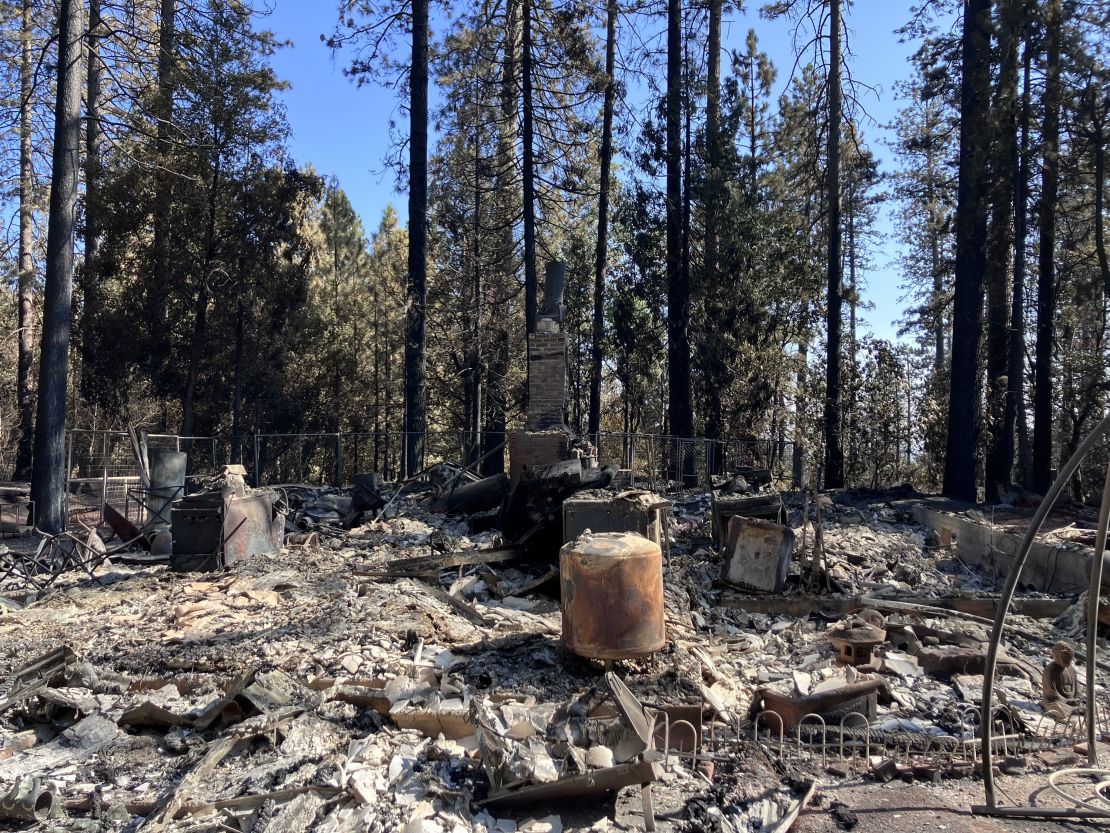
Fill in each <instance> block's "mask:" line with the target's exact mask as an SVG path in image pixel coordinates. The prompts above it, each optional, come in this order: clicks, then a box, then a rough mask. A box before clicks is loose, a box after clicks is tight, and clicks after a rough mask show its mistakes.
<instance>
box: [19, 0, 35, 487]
mask: <svg viewBox="0 0 1110 833" xmlns="http://www.w3.org/2000/svg"><path fill="white" fill-rule="evenodd" d="M31 4H32V0H23V23H22V38H23V43H22V49H21V53H20V62H19V82H20V83H19V87H20V93H19V355H18V358H17V360H16V363H17V364H16V398H17V399H18V403H19V444H18V446H17V447H16V457H15V479H16V480H29V479H30V477H31V448H32V445H33V442H34V430H35V419H34V415H35V397H34V391H33V388H32V375H33V368H34V362H35V314H34V301H35V298H34V293H35V262H34V256H33V254H32V252H33V250H34V244H35V227H34V213H33V212H34V199H35V166H34V165H35V163H34V156H33V150H32V147H31V129H32V127H31V98H32V95H33V92H34V89H33V84H32V81H33V73H34V66H33V64H32V60H31V35H32V33H33V31H34V18H33V15H32V5H31Z"/></svg>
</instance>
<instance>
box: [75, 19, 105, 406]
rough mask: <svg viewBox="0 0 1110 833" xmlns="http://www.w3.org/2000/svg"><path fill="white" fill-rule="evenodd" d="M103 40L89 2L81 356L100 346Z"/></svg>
mask: <svg viewBox="0 0 1110 833" xmlns="http://www.w3.org/2000/svg"><path fill="white" fill-rule="evenodd" d="M103 37H104V26H103V21H102V20H101V17H100V0H89V26H88V38H87V43H88V64H87V68H86V70H85V90H86V93H85V230H84V238H85V239H84V243H85V255H84V261H83V263H82V264H81V273H80V283H79V286H80V290H81V296H82V304H81V306H82V310H83V311H82V315H81V318H80V325H79V332H80V339H81V354H82V355H93V354H95V352H96V351H97V350H99V349H100V347H101V345H100V344H99V343H98V342H97V340H96V326H95V325H96V314H97V310H99V309H100V306H101V300H100V294H99V289H100V276H99V275H98V274H97V263H98V259H99V256H100V244H101V231H100V226H101V216H100V215H101V211H102V209H101V201H100V186H101V166H102V160H103V149H104V128H103V125H102V124H101V106H102V102H101V98H102V85H101V72H102V66H103V65H102V63H101V58H100V41H101V38H103ZM94 376H95V374H94V372H93V369H92V368H91V367H90V363H89V362H84V363H82V365H81V377H82V379H81V384H82V387H83V388H84V389H85V390H94V389H95V387H96V385H97V384H98V381H99V380H98V379H96V378H94Z"/></svg>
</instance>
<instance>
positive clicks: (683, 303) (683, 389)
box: [666, 0, 694, 479]
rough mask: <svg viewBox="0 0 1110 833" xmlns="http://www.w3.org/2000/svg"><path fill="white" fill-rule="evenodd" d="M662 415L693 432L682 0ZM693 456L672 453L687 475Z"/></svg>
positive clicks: (673, 11) (671, 152)
mask: <svg viewBox="0 0 1110 833" xmlns="http://www.w3.org/2000/svg"><path fill="white" fill-rule="evenodd" d="M666 110H667V381H668V388H669V390H668V399H667V416H668V423H669V431H670V433H671V435H672V436H674V437H679V438H687V437H690V436H691V435H692V434H693V429H694V426H693V422H694V419H693V408H692V407H691V402H690V284H689V282H688V280H683V278H684V274H683V270H682V0H667V98H666ZM693 462H694V461H693V460H692V459H689V460H681V461H680V454H679V447H678V446H676V448H675V449H674V454H673V455H672V465H671V469H672V471H671V475H672V476H673V477H674V478H675V479H678V478H679V477H682V478H683V479H686V478H687V476H688V475H690V474H692V472H693Z"/></svg>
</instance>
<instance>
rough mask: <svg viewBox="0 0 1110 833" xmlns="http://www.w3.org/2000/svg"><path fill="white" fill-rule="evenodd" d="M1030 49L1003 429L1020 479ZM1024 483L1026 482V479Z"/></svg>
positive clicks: (1025, 62)
mask: <svg viewBox="0 0 1110 833" xmlns="http://www.w3.org/2000/svg"><path fill="white" fill-rule="evenodd" d="M1031 62H1032V49H1031V48H1030V45H1029V42H1028V41H1026V43H1025V48H1024V50H1023V54H1022V92H1021V128H1020V136H1021V138H1020V140H1019V141H1020V144H1019V147H1018V154H1017V158H1016V160H1015V162H1016V165H1017V170H1016V171H1015V174H1014V177H1015V179H1014V185H1015V194H1014V200H1015V205H1014V275H1013V281H1014V284H1013V289H1012V291H1011V293H1010V356H1009V359H1010V367H1009V378H1008V381H1007V385H1006V412H1005V416H1004V427H1003V431H1005V432H1007V433H1008V434H1009V435H1010V436H1013V434H1014V430H1015V427H1016V428H1017V440H1018V464H1019V469H1020V471H1021V481H1020V482H1022V483H1027V480H1028V475H1029V474H1030V459H1029V431H1028V429H1027V428H1026V425H1025V238H1026V232H1027V227H1028V210H1029V110H1030V101H1029V75H1030V64H1031ZM1027 485H1029V484H1028V483H1027Z"/></svg>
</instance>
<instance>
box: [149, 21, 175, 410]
mask: <svg viewBox="0 0 1110 833" xmlns="http://www.w3.org/2000/svg"><path fill="white" fill-rule="evenodd" d="M175 15H176V0H161V10H160V14H159V19H158V105H157V113H156V117H157V119H158V128H157V130H158V133H157V139H156V140H155V149H156V151H157V157H158V164H159V166H160V169H159V171H158V176H157V177H156V179H155V194H154V276H153V279H152V280H151V288H150V292H151V310H150V320H149V321H148V325H149V327H150V334H151V350H150V384H151V387H152V388H153V389H154V390H155V391H156V392H157V391H158V390H159V387H160V384H161V379H162V370H163V367H162V366H163V364H165V361H166V355H167V354H168V352H169V340H168V339H169V337H168V335H167V333H168V328H167V327H166V326H165V318H166V305H167V303H168V297H169V290H170V259H171V254H172V253H171V251H170V208H171V202H172V200H173V179H172V177H171V176H170V174H169V172H168V168H169V166H170V126H171V125H172V123H173V56H174V50H175V49H176V32H175V27H176V21H175Z"/></svg>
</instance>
